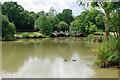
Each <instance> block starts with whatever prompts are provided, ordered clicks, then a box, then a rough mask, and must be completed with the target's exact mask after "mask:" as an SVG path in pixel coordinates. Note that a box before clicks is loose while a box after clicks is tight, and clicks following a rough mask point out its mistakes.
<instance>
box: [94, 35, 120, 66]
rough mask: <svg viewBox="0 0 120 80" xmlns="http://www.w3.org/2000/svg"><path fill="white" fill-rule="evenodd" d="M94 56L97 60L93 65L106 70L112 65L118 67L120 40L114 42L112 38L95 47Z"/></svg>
mask: <svg viewBox="0 0 120 80" xmlns="http://www.w3.org/2000/svg"><path fill="white" fill-rule="evenodd" d="M97 46H98V47H97V48H96V49H95V53H96V54H95V55H96V57H97V60H96V61H95V64H96V65H98V66H99V67H100V68H107V67H110V66H113V65H119V58H120V54H119V53H120V40H119V39H118V40H116V39H115V38H114V37H113V36H112V37H110V38H109V40H104V41H103V43H100V44H98V45H97Z"/></svg>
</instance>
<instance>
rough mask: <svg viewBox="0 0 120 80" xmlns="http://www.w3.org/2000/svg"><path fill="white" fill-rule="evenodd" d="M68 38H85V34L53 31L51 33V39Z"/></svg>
mask: <svg viewBox="0 0 120 80" xmlns="http://www.w3.org/2000/svg"><path fill="white" fill-rule="evenodd" d="M69 36H73V37H86V36H87V34H86V33H84V32H77V31H70V32H68V31H59V32H57V31H55V32H53V33H52V37H69Z"/></svg>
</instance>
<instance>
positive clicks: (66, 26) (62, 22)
mask: <svg viewBox="0 0 120 80" xmlns="http://www.w3.org/2000/svg"><path fill="white" fill-rule="evenodd" d="M58 27H59V29H60V30H63V31H67V30H68V24H67V23H65V22H64V21H61V22H59V24H58Z"/></svg>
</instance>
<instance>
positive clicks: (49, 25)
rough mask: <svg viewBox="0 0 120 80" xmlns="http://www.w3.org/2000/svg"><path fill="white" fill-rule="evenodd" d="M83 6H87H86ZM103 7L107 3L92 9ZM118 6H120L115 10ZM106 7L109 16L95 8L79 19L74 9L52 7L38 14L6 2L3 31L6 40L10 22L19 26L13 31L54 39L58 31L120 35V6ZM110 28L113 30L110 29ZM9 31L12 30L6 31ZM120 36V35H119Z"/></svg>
mask: <svg viewBox="0 0 120 80" xmlns="http://www.w3.org/2000/svg"><path fill="white" fill-rule="evenodd" d="M79 4H81V5H83V3H79ZM101 4H103V3H95V2H94V3H92V4H91V6H92V7H98V6H99V5H101ZM109 5H110V6H109ZM111 5H112V7H111ZM114 6H117V7H115V8H114ZM102 7H103V8H104V10H107V12H106V13H105V14H104V13H103V12H101V11H99V10H97V9H94V8H92V9H87V10H85V11H84V12H82V13H81V14H80V15H78V16H74V15H73V13H72V10H71V9H64V10H63V11H62V12H61V13H58V12H57V11H56V10H55V9H54V8H53V7H51V8H50V10H49V12H47V13H45V12H44V11H40V12H38V13H35V12H29V11H27V10H25V9H24V8H23V7H22V6H21V5H18V4H17V2H12V1H11V2H4V3H3V4H2V15H3V17H2V18H3V22H2V23H3V25H2V29H3V34H4V35H2V37H5V35H8V34H9V30H8V29H9V28H8V29H7V26H5V25H6V23H7V24H13V25H11V26H14V27H15V28H14V30H15V31H14V30H13V32H16V31H21V32H28V31H40V32H41V33H42V34H43V35H49V36H51V35H52V33H53V32H54V31H58V32H59V31H61V30H63V31H73V32H74V31H77V32H85V33H88V34H90V33H94V32H96V31H105V32H106V36H108V35H109V31H114V32H118V31H119V34H120V27H118V26H119V25H120V24H119V21H120V20H119V16H120V15H119V13H118V12H119V9H118V8H119V3H106V4H104V6H102ZM108 14H109V16H108ZM108 17H109V19H110V20H109V19H108ZM4 20H5V21H4ZM115 21H116V22H115ZM4 24H5V25H4ZM109 25H110V28H109V27H108V26H109ZM5 30H6V31H7V30H8V31H7V32H5ZM119 34H118V33H117V36H118V35H119ZM12 36H13V35H12Z"/></svg>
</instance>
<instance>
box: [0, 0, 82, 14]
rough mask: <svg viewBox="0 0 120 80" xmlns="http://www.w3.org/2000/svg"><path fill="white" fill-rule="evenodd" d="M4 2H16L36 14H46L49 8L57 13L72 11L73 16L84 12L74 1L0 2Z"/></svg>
mask: <svg viewBox="0 0 120 80" xmlns="http://www.w3.org/2000/svg"><path fill="white" fill-rule="evenodd" d="M5 1H16V2H17V3H18V4H19V5H22V6H23V7H24V9H25V10H28V11H34V12H36V13H37V12H40V11H42V10H44V11H45V12H48V11H49V9H50V8H51V7H53V8H54V9H55V10H56V11H57V12H62V10H63V9H72V11H73V15H75V16H76V15H79V14H80V13H81V12H83V11H84V9H83V7H82V6H79V4H78V3H76V0H0V2H2V3H4V2H5Z"/></svg>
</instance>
